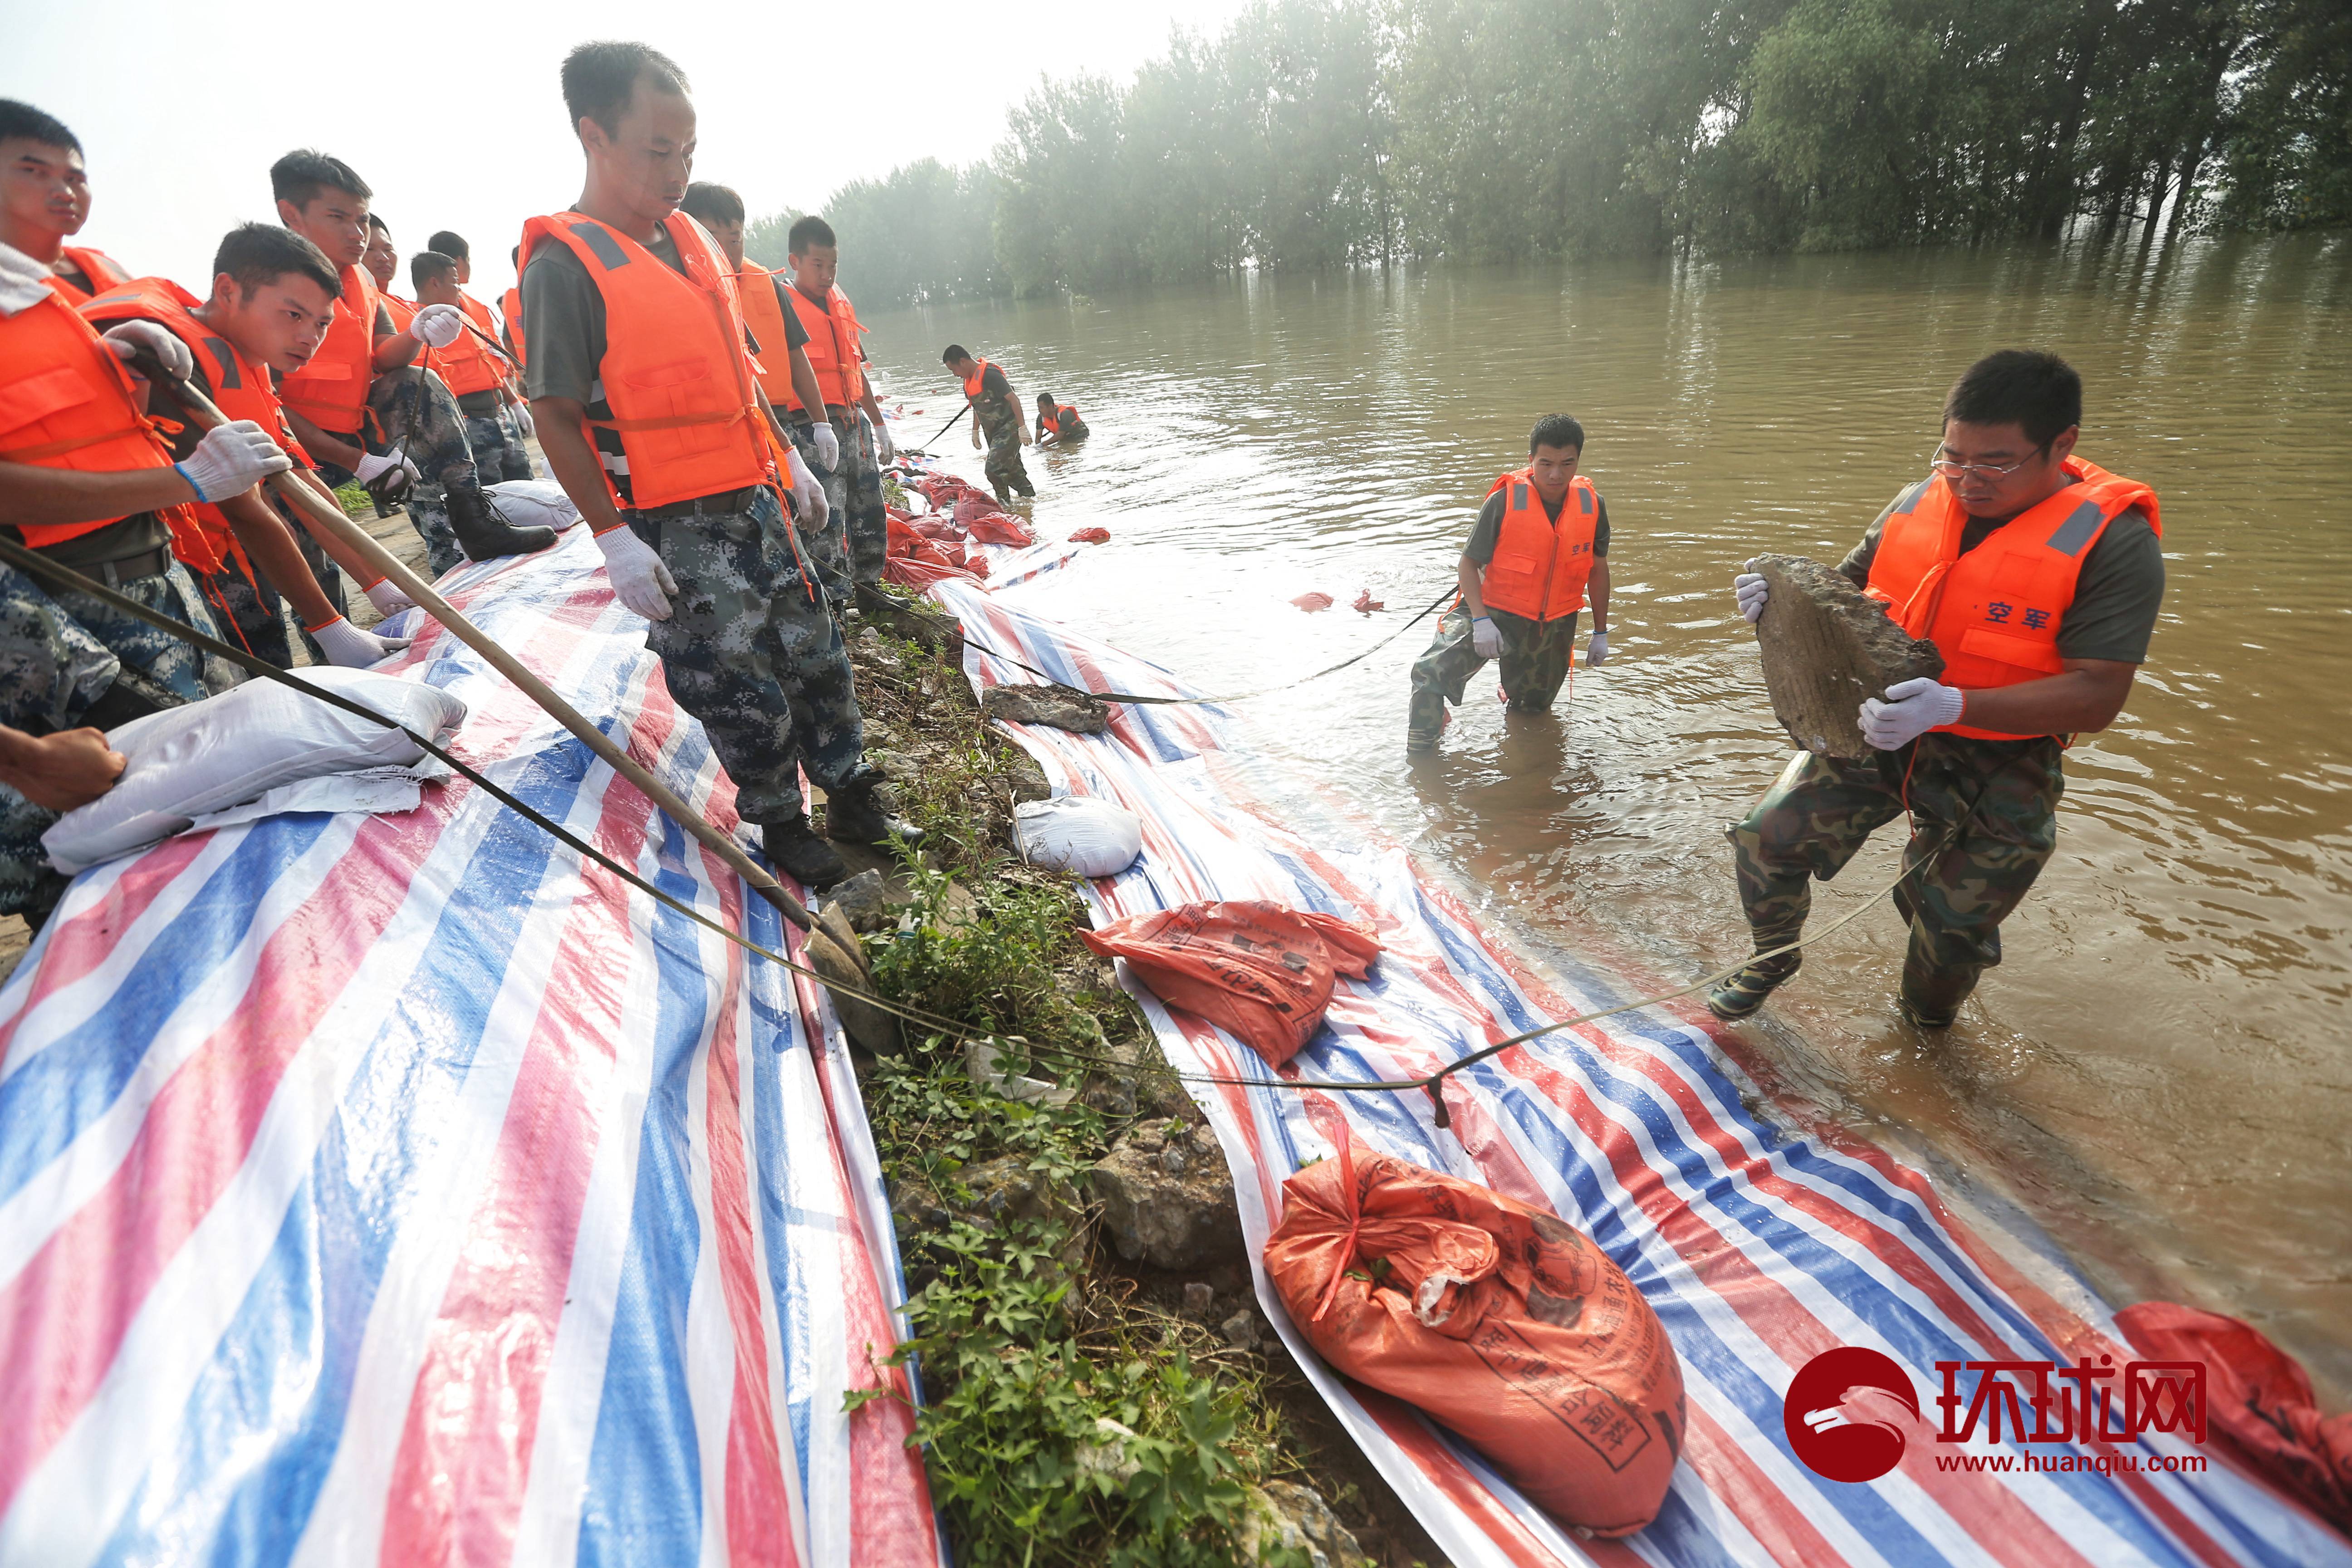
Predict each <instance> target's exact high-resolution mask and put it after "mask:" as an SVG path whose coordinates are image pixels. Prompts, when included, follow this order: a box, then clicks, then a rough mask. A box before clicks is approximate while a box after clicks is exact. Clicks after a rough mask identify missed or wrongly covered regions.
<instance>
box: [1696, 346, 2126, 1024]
mask: <svg viewBox="0 0 2352 1568" xmlns="http://www.w3.org/2000/svg"><path fill="white" fill-rule="evenodd" d="M2082 416H2083V382H2082V378H2081V377H2080V376H2078V375H2077V374H2075V373H2074V369H2073V367H2071V366H2069V365H2068V364H2067V363H2066V362H2065V361H2063V360H2062V359H2060V358H2059V357H2058V356H2057V355H2055V354H2052V353H2037V352H2032V351H2028V350H2023V349H2004V350H2002V351H2001V352H2000V353H1994V354H1990V355H1988V356H1987V357H1985V358H1984V359H1981V360H1979V361H1978V362H1977V363H1975V364H1973V365H1971V366H1969V370H1968V373H1967V374H1965V375H1963V376H1961V377H1960V379H1959V380H1958V382H1957V383H1956V384H1954V385H1953V387H1952V390H1951V393H1950V395H1948V397H1947V398H1946V399H1945V401H1944V437H1943V441H1942V443H1941V444H1940V445H1939V446H1938V447H1937V449H1936V451H1935V452H1934V454H1933V455H1932V457H1931V458H1930V463H1929V467H1930V472H1929V473H1928V475H1927V478H1925V479H1920V480H1919V481H1917V482H1916V483H1915V484H1913V485H1910V486H1908V487H1906V489H1904V491H1903V492H1902V494H1900V495H1898V496H1896V497H1895V500H1893V501H1892V502H1890V503H1889V504H1888V506H1887V508H1886V510H1885V511H1883V512H1881V513H1880V514H1879V517H1878V521H1876V522H1874V523H1872V524H1871V526H1870V531H1869V532H1868V533H1866V534H1865V535H1864V537H1863V541H1862V542H1861V543H1860V544H1859V545H1857V546H1856V547H1855V548H1854V550H1853V553H1851V554H1849V555H1848V556H1847V557H1846V558H1845V560H1844V561H1843V563H1840V566H1839V570H1841V571H1842V572H1843V573H1844V574H1846V576H1847V577H1849V578H1851V579H1852V580H1853V582H1854V583H1855V584H1857V585H1858V586H1860V587H1861V588H1862V589H1863V590H1864V592H1865V593H1867V594H1868V595H1870V596H1871V597H1873V598H1874V599H1877V600H1878V601H1880V602H1881V603H1882V604H1884V605H1885V606H1886V613H1887V614H1888V615H1889V616H1892V617H1894V618H1895V621H1896V622H1898V623H1899V624H1900V625H1901V626H1903V628H1904V630H1906V632H1909V633H1910V634H1911V635H1912V636H1913V637H1927V638H1930V639H1932V640H1933V641H1934V642H1935V644H1936V646H1937V649H1938V650H1939V651H1940V652H1941V653H1942V654H1943V656H1944V660H1945V668H1944V673H1943V676H1942V678H1941V679H1932V680H1931V679H1917V680H1906V681H1903V682H1900V683H1899V684H1897V685H1895V686H1893V687H1890V688H1888V689H1887V690H1886V693H1885V697H1884V698H1871V699H1869V700H1866V701H1864V703H1863V705H1862V716H1861V717H1862V732H1863V735H1864V738H1865V739H1866V740H1868V741H1869V742H1870V743H1871V745H1872V746H1873V747H1874V748H1875V750H1874V754H1873V755H1872V756H1870V757H1868V758H1865V759H1863V760H1860V761H1845V760H1842V759H1840V758H1836V757H1827V756H1821V755H1817V754H1815V753H1812V752H1799V753H1798V754H1797V755H1796V756H1795V757H1794V758H1793V759H1792V760H1791V761H1790V763H1789V766H1788V768H1787V770H1786V771H1785V772H1783V773H1781V775H1780V781H1779V782H1778V783H1776V784H1774V785H1773V786H1772V788H1771V789H1770V790H1769V791H1768V792H1766V794H1765V795H1764V798H1763V799H1762V800H1760V801H1759V802H1758V803H1757V805H1756V806H1755V809H1753V810H1752V811H1750V812H1749V813H1748V816H1747V818H1746V820H1744V821H1743V822H1741V823H1740V824H1739V825H1738V826H1737V827H1735V828H1733V829H1732V831H1731V835H1730V837H1731V840H1732V843H1733V845H1734V846H1735V847H1736V848H1737V850H1738V877H1739V898H1740V903H1741V905H1742V906H1743V908H1744V909H1745V910H1746V911H1747V914H1748V926H1749V928H1750V930H1751V931H1753V933H1754V936H1755V951H1756V952H1757V953H1758V954H1759V957H1757V958H1755V959H1753V960H1751V961H1750V962H1749V963H1748V965H1747V966H1746V967H1745V968H1743V969H1741V970H1740V971H1739V972H1738V973H1737V974H1734V975H1733V976H1732V977H1731V978H1730V979H1728V980H1727V981H1726V982H1724V983H1723V984H1721V985H1718V986H1717V987H1716V989H1715V990H1714V991H1713V992H1712V993H1711V994H1709V995H1708V997H1707V1005H1708V1006H1709V1007H1710V1008H1712V1009H1713V1010H1714V1012H1715V1013H1716V1015H1717V1016H1718V1017H1723V1018H1744V1017H1746V1016H1748V1015H1749V1014H1751V1013H1753V1012H1755V1011H1756V1010H1757V1008H1759V1007H1760V1006H1761V1005H1763V1003H1764V999H1765V998H1766V997H1767V996H1769V994H1771V993H1772V992H1773V990H1774V989H1775V988H1777V987H1778V986H1780V985H1781V984H1784V983H1785V982H1786V981H1787V980H1788V979H1789V978H1790V976H1791V975H1793V974H1795V973H1797V968H1798V964H1799V963H1800V961H1801V958H1802V956H1803V955H1802V954H1801V952H1789V953H1784V954H1781V955H1780V956H1778V957H1773V958H1767V957H1763V956H1760V955H1762V954H1765V953H1769V952H1772V951H1773V950H1774V949H1776V948H1780V947H1783V946H1785V945H1787V944H1788V943H1790V942H1794V941H1795V940H1796V939H1797V937H1798V934H1799V933H1800V932H1801V931H1802V930H1803V929H1804V923H1805V916H1806V913H1807V911H1808V910H1810V908H1811V903H1812V893H1811V880H1812V879H1814V878H1819V879H1822V880H1823V881H1827V880H1828V879H1831V878H1832V877H1834V876H1835V875H1837V873H1838V871H1839V869H1840V868H1843V866H1844V865H1845V863H1846V862H1847V861H1848V860H1849V859H1851V858H1853V855H1854V852H1855V851H1856V850H1858V849H1860V848H1861V847H1862V846H1863V843H1864V840H1866V839H1867V838H1868V837H1870V835H1871V834H1872V833H1873V832H1874V831H1876V830H1877V829H1878V828H1879V827H1881V826H1885V824H1886V823H1888V822H1891V821H1893V820H1894V819H1895V817H1897V816H1902V815H1904V814H1905V813H1906V811H1907V812H1908V813H1909V815H1910V817H1911V841H1910V844H1909V846H1908V847H1906V850H1905V852H1904V854H1905V859H1906V863H1912V864H1916V863H1917V862H1918V861H1919V860H1920V859H1922V858H1926V859H1927V861H1928V864H1927V866H1926V867H1925V868H1923V869H1922V870H1921V871H1920V872H1919V873H1918V874H1917V875H1916V876H1915V877H1913V878H1911V879H1909V880H1907V881H1906V882H1905V883H1904V884H1903V885H1902V886H1901V887H1900V888H1899V889H1897V890H1896V892H1895V901H1896V903H1897V904H1898V905H1899V906H1900V907H1901V909H1902V910H1903V913H1904V916H1905V918H1906V920H1907V921H1909V922H1910V926H1911V942H1910V946H1909V949H1908V951H1907V952H1906V953H1905V956H1904V963H1903V988H1902V994H1901V998H1900V1000H1899V1002H1898V1010H1899V1011H1900V1012H1901V1014H1902V1016H1904V1017H1905V1018H1906V1019H1907V1020H1908V1021H1909V1022H1910V1023H1912V1024H1913V1025H1915V1026H1918V1027H1921V1028H1927V1029H1942V1028H1947V1027H1948V1026H1950V1025H1951V1023H1952V1022H1953V1020H1954V1018H1955V1017H1956V1016H1958V1010H1959V1005H1960V1004H1961V1003H1962V1002H1963V1001H1964V1000H1966V999H1967V997H1968V995H1969V993H1970V992H1971V991H1973V990H1974V989H1975V988H1976V984H1977V979H1978V976H1979V975H1980V974H1981V973H1983V972H1984V971H1985V970H1986V969H1988V968H1990V966H1992V965H1993V964H1996V963H2000V922H2001V921H2002V920H2003V919H2004V918H2006V917H2007V915H2008V914H2009V911H2010V910H2012V909H2015V908H2016V907H2017V905H2018V902H2019V900H2021V899H2023V898H2024V897H2025V894H2026V890H2027V889H2030V888H2032V885H2033V879H2034V878H2035V877H2037V876H2039V875H2040V874H2041V871H2042V866H2043V865H2044V864H2045V863H2046V862H2047V861H2048V860H2049V858H2050V854H2051V851H2052V850H2053V848H2055V847H2056V846H2057V839H2058V823H2057V811H2058V797H2059V795H2060V793H2061V791H2062V790H2063V787H2064V784H2063V778H2062V776H2061V769H2060V763H2059V758H2060V753H2061V752H2062V750H2063V747H2064V746H2065V744H2066V743H2067V742H2068V741H2070V740H2071V739H2072V738H2073V737H2074V735H2075V734H2078V733H2084V732H2088V731H2097V730H2104V729H2105V728H2106V727H2107V725H2108V724H2110V723H2111V722H2113V721H2114V720H2115V717H2116V714H2117V713H2118V712H2120V711H2121V710H2122V709H2123V705H2124V700H2125V698H2126V697H2127V696H2128V695H2129V694H2130V692H2131V687H2132V680H2133V678H2134V677H2135V676H2136V675H2137V673H2138V671H2139V666H2140V663H2141V661H2142V660H2144V659H2145V658H2147V643H2148V637H2149V636H2150V634H2151V633H2153V632H2154V630H2155V628H2156V616H2157V611H2158V607H2159V606H2160V605H2162V603H2163V600H2164V557H2163V553H2162V551H2161V548H2160V543H2159V536H2160V535H2161V533H2162V531H2163V530H2162V524H2161V521H2159V519H2158V510H2157V499H2156V492H2155V491H2153V490H2151V489H2148V487H2147V486H2146V485H2144V484H2141V483H2139V482H2138V481H2137V480H2134V479H2123V478H2121V477H2119V476H2117V475H2115V474H2111V473H2109V472H2107V471H2106V470H2105V469H2104V468H2099V467H2098V466H2097V465H2095V464H2094V463H2091V462H2088V461H2086V460H2084V459H2083V458H2077V457H2075V456H2074V442H2075V438H2076V437H2078V436H2079V435H2080V434H2081V425H2082ZM1733 588H1734V592H1735V593H1736V594H1737V595H1738V603H1739V610H1740V613H1741V614H1742V615H1743V616H1746V617H1747V618H1748V620H1749V621H1750V622H1753V621H1755V620H1756V619H1757V618H1758V617H1759V616H1761V615H1762V614H1763V613H1764V608H1765V601H1766V593H1765V584H1764V579H1763V577H1762V576H1761V575H1760V574H1756V573H1753V572H1748V573H1743V574H1740V575H1739V576H1738V577H1736V578H1734V579H1733Z"/></svg>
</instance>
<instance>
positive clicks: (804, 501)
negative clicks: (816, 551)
mask: <svg viewBox="0 0 2352 1568" xmlns="http://www.w3.org/2000/svg"><path fill="white" fill-rule="evenodd" d="M784 477H785V478H786V479H790V480H791V481H792V486H793V502H794V504H796V505H797V506H799V508H800V510H801V519H800V520H801V526H802V527H803V528H823V527H824V525H825V523H826V522H827V521H830V520H831V519H832V517H833V508H832V506H831V504H830V503H828V502H827V501H826V500H825V499H824V486H823V485H822V484H819V483H818V482H817V477H816V476H815V475H814V474H813V473H811V472H809V466H808V465H807V464H806V463H804V462H803V461H802V460H801V455H800V452H799V451H798V449H794V450H793V451H789V452H786V453H785V454H784Z"/></svg>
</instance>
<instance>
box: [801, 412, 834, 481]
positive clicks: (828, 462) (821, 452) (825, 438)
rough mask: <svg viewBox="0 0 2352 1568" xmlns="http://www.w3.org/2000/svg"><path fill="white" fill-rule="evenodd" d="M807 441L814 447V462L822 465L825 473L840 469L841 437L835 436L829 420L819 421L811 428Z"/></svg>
mask: <svg viewBox="0 0 2352 1568" xmlns="http://www.w3.org/2000/svg"><path fill="white" fill-rule="evenodd" d="M809 441H810V444H811V445H813V446H814V447H816V460H817V461H818V462H820V463H822V464H824V471H825V472H826V473H828V474H829V473H831V472H833V471H834V469H835V468H839V467H841V437H839V436H838V435H836V434H835V432H834V428H833V422H832V421H831V420H828V419H820V420H818V421H816V422H815V424H814V425H813V426H810V429H809Z"/></svg>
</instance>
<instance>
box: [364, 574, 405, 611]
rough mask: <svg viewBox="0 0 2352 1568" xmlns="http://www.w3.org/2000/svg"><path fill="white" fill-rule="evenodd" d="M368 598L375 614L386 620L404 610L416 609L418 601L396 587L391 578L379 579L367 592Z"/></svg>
mask: <svg viewBox="0 0 2352 1568" xmlns="http://www.w3.org/2000/svg"><path fill="white" fill-rule="evenodd" d="M367 596H368V603H369V604H371V605H374V606H375V613H376V614H377V615H379V616H383V618H384V619H385V620H390V619H392V617H393V616H396V615H398V614H400V612H401V611H403V610H413V609H415V608H416V601H415V600H414V599H412V598H410V597H409V596H408V595H405V594H404V593H402V592H401V591H400V590H399V589H397V588H395V587H394V586H393V585H392V579H391V578H389V577H379V578H377V579H376V581H375V584H374V585H373V586H372V587H370V588H369V589H368V590H367Z"/></svg>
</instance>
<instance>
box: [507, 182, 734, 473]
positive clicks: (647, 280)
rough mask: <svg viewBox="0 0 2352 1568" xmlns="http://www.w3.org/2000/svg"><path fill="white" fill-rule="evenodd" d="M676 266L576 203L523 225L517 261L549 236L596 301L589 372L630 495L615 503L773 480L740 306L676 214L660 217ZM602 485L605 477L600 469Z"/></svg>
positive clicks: (687, 221)
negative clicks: (594, 357) (573, 259)
mask: <svg viewBox="0 0 2352 1568" xmlns="http://www.w3.org/2000/svg"><path fill="white" fill-rule="evenodd" d="M662 226H664V227H665V228H667V230H668V231H669V236H670V238H671V240H672V241H673V242H675V243H676V245H677V255H678V259H679V261H680V262H682V263H683V264H684V265H685V268H686V271H685V272H684V273H680V272H679V271H678V270H677V268H673V267H671V266H670V265H669V264H668V263H667V262H665V261H663V260H662V259H661V258H659V257H657V256H656V255H655V254H654V253H653V252H652V251H650V250H648V249H646V247H644V246H642V245H639V244H638V243H637V242H636V241H635V240H634V239H631V238H630V237H628V236H626V235H625V234H622V233H619V232H618V231H616V230H614V229H612V228H610V227H607V226H605V225H604V224H601V223H598V222H597V221H596V220H595V219H593V218H592V217H587V216H583V215H582V214H580V213H576V212H564V213H556V214H552V215H551V216H544V217H535V218H532V219H531V220H530V221H529V222H528V223H526V224H524V225H523V230H522V264H523V266H524V267H526V268H528V267H529V266H530V255H531V251H532V250H533V249H534V248H535V247H538V246H539V245H541V244H545V243H549V242H553V243H555V244H560V245H563V246H567V247H570V248H571V250H572V254H573V255H575V256H577V257H578V258H580V260H581V264H582V265H583V266H584V267H585V268H587V269H588V276H589V278H590V279H591V280H592V281H593V282H594V283H595V285H596V289H597V292H598V293H600V294H602V295H603V296H604V358H603V360H601V361H600V362H598V365H597V377H598V380H599V381H600V383H601V384H602V385H603V388H604V403H605V405H606V406H607V407H608V408H610V409H611V411H612V417H610V418H609V419H597V418H589V419H585V420H583V421H582V423H583V426H586V427H587V428H588V431H589V435H590V440H591V443H592V444H593V441H594V432H595V430H597V429H599V428H601V429H604V430H609V431H612V432H614V434H615V435H617V436H618V437H620V442H621V449H622V452H623V454H624V455H625V458H626V460H627V463H628V469H627V474H628V481H629V494H628V496H627V497H626V498H624V497H623V496H622V495H621V493H620V491H619V489H617V488H614V489H613V499H614V504H615V505H619V506H635V507H641V508H642V507H656V506H667V505H668V504H670V503H671V502H673V501H682V500H697V499H698V498H700V497H703V496H711V495H719V494H723V493H725V492H726V491H729V490H736V489H744V488H745V487H747V486H750V485H757V484H772V483H773V482H775V480H774V475H773V474H772V471H771V468H770V451H769V446H768V438H767V429H766V424H767V421H766V419H765V417H764V416H762V415H761V413H760V404H759V399H758V397H757V395H755V394H754V392H753V385H754V383H753V382H752V379H751V355H750V354H749V353H746V352H745V350H744V347H743V310H742V307H741V305H740V303H739V302H738V300H737V298H736V294H735V279H734V275H733V273H732V272H731V271H730V269H729V268H728V266H727V260H726V258H725V257H724V256H722V255H721V254H720V253H719V244H718V242H717V241H716V240H714V239H712V238H711V237H710V236H709V234H707V233H705V232H704V230H703V227H702V226H701V225H700V224H698V223H696V222H695V221H694V220H693V219H692V218H690V217H688V216H686V214H684V213H682V212H674V213H672V214H670V215H669V216H667V217H666V218H664V219H663V220H662ZM605 484H606V485H607V486H608V487H612V484H613V476H612V474H611V473H610V472H609V471H607V473H606V475H605Z"/></svg>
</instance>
